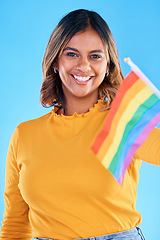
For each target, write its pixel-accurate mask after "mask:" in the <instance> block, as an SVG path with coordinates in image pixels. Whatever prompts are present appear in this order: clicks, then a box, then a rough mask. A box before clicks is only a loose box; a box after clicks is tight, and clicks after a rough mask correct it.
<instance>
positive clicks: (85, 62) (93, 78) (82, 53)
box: [54, 27, 109, 115]
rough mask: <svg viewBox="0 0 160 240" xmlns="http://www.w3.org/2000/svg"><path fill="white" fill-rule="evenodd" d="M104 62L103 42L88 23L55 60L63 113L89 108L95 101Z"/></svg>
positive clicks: (105, 57)
mask: <svg viewBox="0 0 160 240" xmlns="http://www.w3.org/2000/svg"><path fill="white" fill-rule="evenodd" d="M107 62H108V54H107V53H106V51H105V46H104V44H103V42H102V40H101V38H100V36H99V35H98V33H97V32H96V31H95V30H93V29H92V28H91V27H89V28H88V29H86V31H83V32H80V33H76V34H75V35H74V36H73V37H72V39H71V40H70V41H69V42H68V44H67V45H66V48H65V49H64V50H63V52H62V54H61V55H60V56H59V57H58V60H57V63H55V64H54V66H55V67H56V69H57V70H58V72H59V76H60V79H61V81H62V90H63V93H64V99H65V107H64V108H63V110H65V115H72V114H74V112H77V113H81V112H83V113H85V112H88V109H89V108H90V107H93V105H94V104H95V103H96V102H97V100H98V88H99V86H100V85H101V83H102V82H103V79H104V77H105V74H106V73H107V72H108V68H109V67H108V65H107ZM82 98H83V106H82V102H81V101H82ZM82 107H83V109H82Z"/></svg>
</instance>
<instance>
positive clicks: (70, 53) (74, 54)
mask: <svg viewBox="0 0 160 240" xmlns="http://www.w3.org/2000/svg"><path fill="white" fill-rule="evenodd" d="M67 56H69V57H77V54H76V53H74V52H68V53H67Z"/></svg>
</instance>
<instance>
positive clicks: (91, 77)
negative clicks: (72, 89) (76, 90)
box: [70, 74, 94, 85]
mask: <svg viewBox="0 0 160 240" xmlns="http://www.w3.org/2000/svg"><path fill="white" fill-rule="evenodd" d="M74 75H75V76H77V77H85V78H87V77H89V79H88V80H86V81H79V80H78V79H76V78H75V77H74ZM70 76H71V77H72V78H73V80H74V81H75V82H76V83H78V84H80V85H86V84H87V83H88V82H89V81H90V80H92V79H93V77H94V76H89V75H79V74H70Z"/></svg>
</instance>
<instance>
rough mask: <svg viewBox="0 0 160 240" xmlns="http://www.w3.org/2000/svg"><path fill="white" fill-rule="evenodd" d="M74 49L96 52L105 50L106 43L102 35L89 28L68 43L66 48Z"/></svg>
mask: <svg viewBox="0 0 160 240" xmlns="http://www.w3.org/2000/svg"><path fill="white" fill-rule="evenodd" d="M68 46H69V47H74V48H77V49H82V50H85V49H86V50H87V49H90V50H94V49H101V50H105V48H106V47H105V46H104V43H103V41H102V39H101V37H100V35H99V34H98V33H97V32H96V31H95V30H94V29H93V28H91V27H90V28H88V29H86V30H85V31H83V32H78V33H76V34H75V35H74V36H73V37H72V38H71V40H70V41H69V42H68V43H67V45H66V47H68Z"/></svg>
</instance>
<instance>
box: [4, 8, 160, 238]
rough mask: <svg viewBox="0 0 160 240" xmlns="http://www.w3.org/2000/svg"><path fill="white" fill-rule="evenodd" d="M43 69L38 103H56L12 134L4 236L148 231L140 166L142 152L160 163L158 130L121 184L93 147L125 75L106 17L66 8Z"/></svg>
mask: <svg viewBox="0 0 160 240" xmlns="http://www.w3.org/2000/svg"><path fill="white" fill-rule="evenodd" d="M42 70H43V77H44V79H43V83H42V88H41V103H42V105H43V106H45V107H50V106H54V109H53V110H51V112H50V113H48V114H46V115H44V116H42V117H40V118H37V119H34V120H30V121H27V122H24V123H21V124H20V125H19V126H17V128H16V130H15V132H14V133H13V135H12V138H11V141H10V146H9V150H8V154H7V163H6V187H5V193H4V199H5V213H4V221H3V226H2V228H1V236H0V239H1V240H2V239H24V240H28V239H30V238H31V236H32V237H34V238H37V239H39V240H40V239H57V240H73V239H88V240H91V239H96V240H107V239H108V240H111V239H115V240H124V239H126V240H129V239H134V240H140V239H145V238H144V236H143V234H142V231H141V229H140V228H139V227H138V225H139V224H140V223H141V214H140V213H139V212H138V211H137V210H136V199H137V195H136V190H137V185H138V179H139V174H138V170H139V168H140V165H141V159H143V160H144V161H147V162H150V163H155V164H157V165H160V131H159V130H158V129H154V130H153V131H152V132H151V134H150V135H149V137H148V138H147V140H146V142H145V143H144V144H143V145H142V146H141V148H140V149H139V150H138V151H137V153H136V154H135V156H134V157H133V160H132V163H131V164H130V166H129V168H128V169H127V171H126V173H125V176H124V179H123V182H122V185H119V184H118V183H117V181H116V180H115V178H114V177H113V176H112V174H110V171H108V170H107V169H106V168H105V167H104V166H103V165H102V163H101V162H100V161H99V160H98V159H97V158H96V155H94V154H93V152H92V151H91V145H92V142H93V139H95V137H96V136H97V133H99V132H100V130H101V129H102V127H103V125H104V122H105V120H106V117H107V115H108V112H109V108H110V104H111V102H112V100H113V99H114V96H115V94H116V91H117V89H118V88H119V85H120V83H121V81H122V80H123V74H122V72H121V68H120V64H119V60H118V54H117V50H116V46H115V42H114V39H113V36H112V34H111V32H110V30H109V28H108V25H107V24H106V22H105V21H104V20H103V19H102V18H101V17H100V16H99V15H98V14H97V13H96V12H92V11H88V10H83V9H81V10H76V11H73V12H71V13H69V14H68V15H66V16H65V17H64V18H63V19H62V20H61V21H60V22H59V23H58V25H57V27H56V28H55V30H54V31H53V33H52V35H51V37H50V40H49V42H48V45H47V48H46V51H45V55H44V59H43V64H42ZM106 98H107V99H108V100H106ZM151 147H152V148H151ZM32 233H33V235H32Z"/></svg>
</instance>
